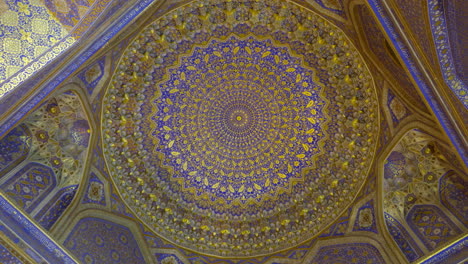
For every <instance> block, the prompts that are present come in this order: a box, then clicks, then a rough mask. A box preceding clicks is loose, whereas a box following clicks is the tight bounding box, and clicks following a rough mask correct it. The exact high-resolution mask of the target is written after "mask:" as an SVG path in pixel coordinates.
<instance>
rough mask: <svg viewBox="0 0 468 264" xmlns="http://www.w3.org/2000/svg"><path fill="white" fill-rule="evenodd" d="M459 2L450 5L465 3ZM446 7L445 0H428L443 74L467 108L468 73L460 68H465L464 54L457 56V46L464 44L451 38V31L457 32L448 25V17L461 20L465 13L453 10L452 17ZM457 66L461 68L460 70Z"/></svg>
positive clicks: (462, 30) (462, 29) (464, 32)
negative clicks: (467, 75)
mask: <svg viewBox="0 0 468 264" xmlns="http://www.w3.org/2000/svg"><path fill="white" fill-rule="evenodd" d="M451 2H452V1H451ZM457 2H458V1H453V3H450V5H452V4H458V5H460V6H461V5H463V4H465V3H462V2H460V3H457ZM446 3H447V2H446ZM446 8H447V6H445V5H444V1H440V0H430V1H428V11H429V18H430V23H431V30H432V34H433V38H434V44H435V46H436V51H437V56H438V57H439V64H440V67H441V71H442V74H443V76H444V79H445V82H446V83H447V85H448V86H449V87H450V89H451V90H452V92H453V93H454V94H455V96H456V97H457V98H458V99H459V100H460V101H461V102H462V103H463V105H464V106H465V110H466V108H468V87H467V85H468V84H467V83H465V82H466V80H467V79H468V78H467V77H466V74H465V76H463V70H460V68H461V69H463V66H461V65H463V64H462V63H461V62H460V58H463V57H464V56H455V55H457V53H458V52H460V51H459V50H457V48H458V49H464V47H463V44H462V45H460V43H458V42H457V41H456V40H455V39H454V38H453V35H452V36H451V37H452V39H450V33H452V34H456V33H455V32H450V30H449V25H448V19H456V17H462V18H461V20H463V19H464V18H463V16H464V15H463V14H461V15H459V14H457V12H453V11H452V12H453V13H452V14H450V15H451V18H448V17H447V15H449V13H448V10H445V9H446ZM460 10H462V9H460ZM454 11H455V10H454ZM461 12H463V11H461ZM459 19H460V18H459ZM458 30H460V31H461V32H463V33H461V34H460V35H461V36H463V35H464V34H466V29H465V28H458ZM451 42H455V43H451ZM460 42H461V41H460ZM461 43H462V42H461ZM452 48H454V49H453V50H452ZM464 63H466V62H464ZM457 66H458V68H459V69H458V72H457ZM460 66H461V67H460ZM465 70H466V69H465ZM460 72H461V73H462V75H460ZM459 75H460V76H459Z"/></svg>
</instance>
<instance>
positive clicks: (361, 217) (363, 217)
mask: <svg viewBox="0 0 468 264" xmlns="http://www.w3.org/2000/svg"><path fill="white" fill-rule="evenodd" d="M375 219H376V218H375V213H374V200H370V201H369V202H367V203H366V204H364V205H363V206H361V207H360V208H359V210H358V212H357V215H356V222H355V223H354V227H353V231H369V232H374V233H378V231H377V226H376V225H377V223H376V220H375Z"/></svg>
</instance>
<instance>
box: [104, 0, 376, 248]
mask: <svg viewBox="0 0 468 264" xmlns="http://www.w3.org/2000/svg"><path fill="white" fill-rule="evenodd" d="M102 111H103V115H102V123H103V129H102V135H103V138H104V142H103V148H104V156H105V159H106V162H107V164H108V166H109V168H110V173H111V175H112V180H113V182H114V183H115V185H116V186H117V188H118V190H119V193H120V194H121V196H122V197H123V199H124V200H125V202H126V203H127V204H128V206H129V207H130V208H132V210H133V211H134V212H135V214H136V215H137V216H138V217H139V218H140V219H141V220H142V221H143V222H144V223H146V225H147V226H148V227H150V228H151V229H152V230H153V231H154V232H155V233H156V234H158V235H160V236H161V237H163V238H165V239H167V240H169V241H171V242H172V243H175V244H177V245H179V246H181V247H184V248H187V249H190V250H193V251H196V252H201V253H204V254H209V255H216V256H220V257H251V256H259V255H265V254H270V253H271V252H275V251H280V250H284V249H288V248H290V247H294V246H297V245H298V244H300V243H302V242H304V241H306V240H308V239H311V238H312V237H314V236H316V235H318V234H319V233H320V232H321V231H322V230H323V229H325V228H326V227H327V226H328V225H329V224H330V223H331V222H333V221H334V220H335V219H336V218H337V217H338V216H339V215H340V213H341V212H343V210H346V208H347V207H349V206H350V203H351V202H352V200H353V199H354V196H355V195H356V194H357V193H358V191H359V190H360V188H361V187H362V184H363V183H364V182H365V179H366V177H367V174H368V171H369V169H370V166H371V160H372V158H373V155H374V152H375V147H376V141H377V136H378V129H379V127H378V126H379V125H378V124H379V120H378V119H379V117H378V105H377V96H376V92H375V87H374V83H373V80H372V77H371V75H370V73H369V70H368V69H367V67H366V66H365V64H364V62H363V60H362V58H361V56H360V54H359V53H358V52H357V50H356V48H355V47H354V46H353V44H352V43H351V42H350V41H349V39H348V38H347V37H346V36H345V35H344V33H343V32H342V31H341V30H339V29H338V28H337V27H335V26H334V25H332V24H331V23H330V22H329V21H327V20H325V19H323V18H322V17H320V16H319V15H317V14H315V13H313V12H312V11H310V10H306V9H304V8H303V7H301V6H298V5H296V4H294V3H289V2H281V1H268V2H261V1H221V2H220V1H194V2H191V3H190V4H187V5H184V6H182V7H179V8H177V9H175V10H173V11H171V12H169V13H167V14H165V15H164V16H162V17H161V18H159V19H158V20H156V21H154V22H153V23H151V24H150V25H148V26H147V27H146V28H145V29H143V30H142V31H141V32H140V33H139V34H138V35H137V36H136V38H135V39H134V40H133V42H132V43H131V44H130V45H129V46H128V47H127V49H126V51H125V53H124V55H123V57H122V58H121V60H120V62H119V66H118V69H117V71H116V73H115V74H114V76H113V81H112V83H111V85H110V86H109V87H108V89H107V91H106V94H105V96H104V106H103V109H102Z"/></svg>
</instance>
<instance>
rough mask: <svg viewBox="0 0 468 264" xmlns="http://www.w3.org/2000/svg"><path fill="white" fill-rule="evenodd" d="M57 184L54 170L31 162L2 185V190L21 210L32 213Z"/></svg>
mask: <svg viewBox="0 0 468 264" xmlns="http://www.w3.org/2000/svg"><path fill="white" fill-rule="evenodd" d="M56 184H57V179H56V178H55V174H54V172H53V171H52V169H50V168H49V167H47V166H44V165H42V164H40V163H35V162H30V163H28V164H26V165H25V166H24V167H23V168H21V169H20V170H19V171H17V172H16V173H15V174H14V175H12V176H11V177H10V178H9V179H8V180H7V181H6V182H4V183H2V184H1V186H0V188H1V189H2V190H3V191H4V192H5V194H6V195H8V196H9V197H10V198H11V199H12V200H13V201H15V202H16V204H17V205H18V206H19V207H20V208H23V209H24V210H25V211H26V212H28V213H31V212H32V210H34V208H36V206H37V205H38V204H39V203H40V202H41V201H42V200H43V199H44V198H45V197H46V196H47V195H48V194H49V192H50V191H52V190H53V189H54V188H55V186H56Z"/></svg>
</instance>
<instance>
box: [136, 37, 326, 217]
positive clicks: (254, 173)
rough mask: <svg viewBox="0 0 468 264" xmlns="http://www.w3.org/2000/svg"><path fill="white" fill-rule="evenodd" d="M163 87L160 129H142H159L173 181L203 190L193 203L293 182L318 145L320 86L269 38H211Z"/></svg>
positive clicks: (227, 200)
mask: <svg viewBox="0 0 468 264" xmlns="http://www.w3.org/2000/svg"><path fill="white" fill-rule="evenodd" d="M157 89H158V91H157V93H156V94H157V95H158V96H157V98H155V100H154V101H153V105H152V112H153V114H152V115H151V118H150V119H148V121H150V123H151V124H152V126H151V127H152V128H153V129H152V130H151V131H150V130H145V131H144V133H145V134H151V135H153V137H152V139H154V140H153V142H152V143H153V144H154V145H155V146H156V150H157V151H158V153H160V154H162V155H163V156H164V157H165V158H166V159H168V161H167V162H166V163H165V165H166V166H170V168H171V170H173V172H172V173H173V176H172V177H173V179H176V180H179V181H180V182H183V184H182V185H181V187H182V188H183V189H185V190H186V191H189V190H190V189H192V188H193V189H194V190H198V191H199V193H200V195H199V196H198V197H197V198H196V199H195V200H197V199H202V197H203V196H208V197H209V199H210V200H218V201H220V202H222V203H223V204H224V207H222V208H219V209H217V211H218V212H219V211H226V210H229V209H230V208H231V206H232V205H236V206H240V207H244V205H247V204H249V203H252V202H255V203H262V202H263V200H264V199H265V198H266V197H275V196H277V194H278V190H279V189H281V188H282V189H285V190H288V189H290V187H291V183H292V182H293V179H294V180H296V181H299V180H301V181H302V177H303V174H302V173H301V171H302V170H303V169H305V168H308V167H311V166H312V164H313V159H312V157H313V156H314V155H315V154H317V153H318V152H319V149H320V148H319V146H318V143H319V142H320V139H322V138H323V137H324V133H323V131H322V129H321V127H322V126H323V125H324V124H325V120H326V119H327V118H325V114H324V111H322V110H323V108H324V106H325V105H326V104H325V101H324V99H323V98H322V97H321V96H320V92H321V91H322V86H321V85H320V84H319V82H318V81H317V80H315V81H314V72H313V71H312V70H311V69H307V68H306V67H303V66H302V60H301V59H299V58H297V57H294V56H292V55H291V53H290V52H289V50H288V49H287V48H286V47H277V46H275V45H273V44H272V41H271V40H270V39H262V40H260V39H257V38H255V37H253V36H249V37H247V38H244V39H241V38H239V37H238V36H231V37H229V38H227V39H226V40H223V41H222V40H218V39H213V40H211V41H210V42H209V43H208V44H207V45H206V46H204V47H195V48H194V50H193V51H192V52H191V53H190V54H187V55H180V59H179V62H178V65H177V66H176V67H173V68H171V69H169V71H168V76H167V78H166V79H165V80H164V81H163V82H161V83H160V84H159V86H157ZM148 143H149V144H151V143H150V142H148ZM306 157H307V158H306ZM288 192H289V191H288ZM201 202H202V203H203V200H202V201H201ZM198 205H201V204H198ZM252 213H253V212H252V211H250V210H249V211H246V212H243V211H241V212H240V216H241V217H244V218H250V217H251V215H252Z"/></svg>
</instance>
